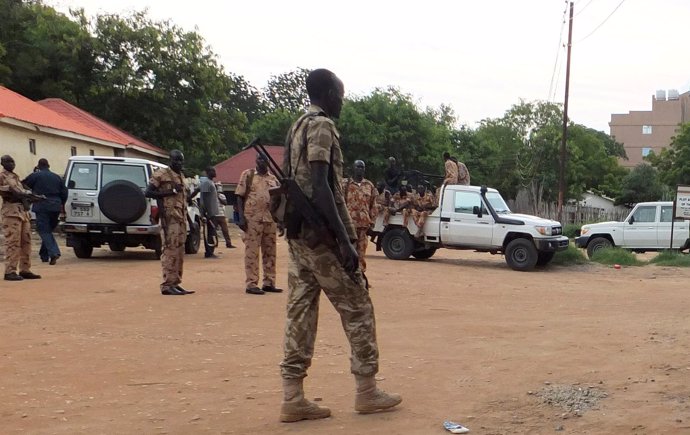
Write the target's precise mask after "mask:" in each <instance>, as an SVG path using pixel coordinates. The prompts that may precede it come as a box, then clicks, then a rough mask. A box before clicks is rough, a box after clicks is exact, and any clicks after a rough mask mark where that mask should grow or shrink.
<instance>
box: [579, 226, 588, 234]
mask: <svg viewBox="0 0 690 435" xmlns="http://www.w3.org/2000/svg"><path fill="white" fill-rule="evenodd" d="M588 232H589V228H588V227H582V229H580V235H581V236H584V235H585V234H587V233H588Z"/></svg>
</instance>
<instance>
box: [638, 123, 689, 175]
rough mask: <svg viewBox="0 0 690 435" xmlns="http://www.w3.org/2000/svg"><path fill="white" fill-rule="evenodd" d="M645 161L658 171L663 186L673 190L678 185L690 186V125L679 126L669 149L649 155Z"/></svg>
mask: <svg viewBox="0 0 690 435" xmlns="http://www.w3.org/2000/svg"><path fill="white" fill-rule="evenodd" d="M647 160H648V161H649V162H650V163H651V164H652V166H654V167H655V168H657V169H658V171H659V178H660V179H661V181H662V182H663V183H664V184H665V185H667V186H669V187H673V188H675V186H676V185H678V184H690V123H686V124H683V125H681V126H680V129H679V131H678V134H677V135H676V136H675V137H673V138H672V139H671V146H670V147H668V148H665V149H663V150H661V152H660V153H659V155H656V154H655V153H654V152H652V153H650V154H649V155H648V156H647Z"/></svg>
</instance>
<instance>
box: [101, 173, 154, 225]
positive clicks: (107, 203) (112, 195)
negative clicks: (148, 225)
mask: <svg viewBox="0 0 690 435" xmlns="http://www.w3.org/2000/svg"><path fill="white" fill-rule="evenodd" d="M98 206H99V207H100V209H101V213H103V215H105V217H107V218H108V219H110V220H111V221H113V222H117V223H118V224H128V223H131V222H134V221H136V220H137V219H139V218H140V217H141V216H142V215H143V214H144V212H145V211H146V198H145V197H144V193H143V192H142V191H141V189H140V188H139V186H137V185H136V184H134V183H132V182H131V181H127V180H115V181H111V182H110V183H108V184H106V185H105V186H103V188H101V192H100V193H99V194H98Z"/></svg>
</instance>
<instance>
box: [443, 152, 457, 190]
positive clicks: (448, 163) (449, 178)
mask: <svg viewBox="0 0 690 435" xmlns="http://www.w3.org/2000/svg"><path fill="white" fill-rule="evenodd" d="M443 161H444V162H445V163H444V164H443V165H444V168H445V172H446V174H445V177H444V179H443V184H458V165H457V164H456V163H455V162H454V161H453V160H452V159H451V158H450V153H449V152H445V153H443Z"/></svg>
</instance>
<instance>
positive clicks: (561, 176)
mask: <svg viewBox="0 0 690 435" xmlns="http://www.w3.org/2000/svg"><path fill="white" fill-rule="evenodd" d="M573 9H574V3H573V2H572V1H571V2H570V21H569V23H568V60H567V62H566V66H565V100H564V102H563V138H562V140H561V161H560V162H559V168H558V221H559V222H562V219H563V201H564V197H565V157H566V156H565V145H566V138H567V137H568V91H569V89H570V50H571V48H572V47H573Z"/></svg>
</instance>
